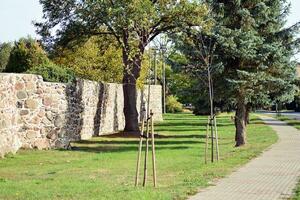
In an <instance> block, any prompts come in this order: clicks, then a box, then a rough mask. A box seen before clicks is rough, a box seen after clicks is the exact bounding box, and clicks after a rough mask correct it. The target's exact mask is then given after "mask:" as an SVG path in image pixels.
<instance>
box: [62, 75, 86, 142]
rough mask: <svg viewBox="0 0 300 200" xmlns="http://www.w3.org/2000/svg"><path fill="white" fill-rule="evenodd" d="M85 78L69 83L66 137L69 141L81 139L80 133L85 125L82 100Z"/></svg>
mask: <svg viewBox="0 0 300 200" xmlns="http://www.w3.org/2000/svg"><path fill="white" fill-rule="evenodd" d="M83 84H84V82H83V80H81V79H78V80H76V81H74V82H73V83H72V84H69V85H67V88H66V99H67V104H68V108H67V113H66V115H65V118H66V125H65V129H66V137H67V140H68V141H75V140H80V139H81V137H80V133H81V130H82V126H83V118H82V112H83V111H84V105H83V102H82V93H83Z"/></svg>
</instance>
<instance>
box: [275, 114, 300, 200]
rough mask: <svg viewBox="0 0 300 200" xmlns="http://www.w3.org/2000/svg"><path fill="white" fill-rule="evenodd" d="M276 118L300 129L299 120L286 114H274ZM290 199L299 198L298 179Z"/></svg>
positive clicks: (297, 199)
mask: <svg viewBox="0 0 300 200" xmlns="http://www.w3.org/2000/svg"><path fill="white" fill-rule="evenodd" d="M276 118H277V119H279V120H281V121H284V122H286V123H287V124H289V125H291V126H294V127H295V128H296V129H299V130H300V121H299V120H296V119H291V118H289V117H286V116H283V115H281V116H276ZM291 200H300V181H299V183H298V186H297V187H296V189H295V195H294V197H292V198H291Z"/></svg>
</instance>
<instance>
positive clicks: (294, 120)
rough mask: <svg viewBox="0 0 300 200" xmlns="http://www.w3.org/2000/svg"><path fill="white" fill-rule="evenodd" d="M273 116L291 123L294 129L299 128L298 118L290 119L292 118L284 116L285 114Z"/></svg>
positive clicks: (299, 121)
mask: <svg viewBox="0 0 300 200" xmlns="http://www.w3.org/2000/svg"><path fill="white" fill-rule="evenodd" d="M275 118H277V119H279V120H281V121H284V122H286V123H287V124H289V125H291V126H294V127H295V128H296V129H299V130H300V120H297V119H292V118H289V117H286V116H283V115H281V116H275Z"/></svg>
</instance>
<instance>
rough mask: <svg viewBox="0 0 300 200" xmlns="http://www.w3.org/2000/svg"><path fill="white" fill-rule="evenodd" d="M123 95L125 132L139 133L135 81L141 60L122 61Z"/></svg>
mask: <svg viewBox="0 0 300 200" xmlns="http://www.w3.org/2000/svg"><path fill="white" fill-rule="evenodd" d="M124 64H125V68H124V76H123V95H124V116H125V128H124V131H125V132H133V133H139V131H140V130H139V125H138V112H137V109H136V100H137V89H136V80H137V78H138V77H139V74H140V67H141V60H140V59H136V60H134V61H128V60H127V59H126V60H124Z"/></svg>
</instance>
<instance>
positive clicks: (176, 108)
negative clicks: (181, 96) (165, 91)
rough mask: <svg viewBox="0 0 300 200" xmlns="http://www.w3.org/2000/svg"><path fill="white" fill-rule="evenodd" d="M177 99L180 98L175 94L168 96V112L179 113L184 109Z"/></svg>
mask: <svg viewBox="0 0 300 200" xmlns="http://www.w3.org/2000/svg"><path fill="white" fill-rule="evenodd" d="M177 99H178V98H177V97H176V96H173V95H170V96H167V99H166V100H167V101H166V107H167V112H168V113H177V112H182V111H183V106H182V104H181V103H180V102H178V101H177Z"/></svg>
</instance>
